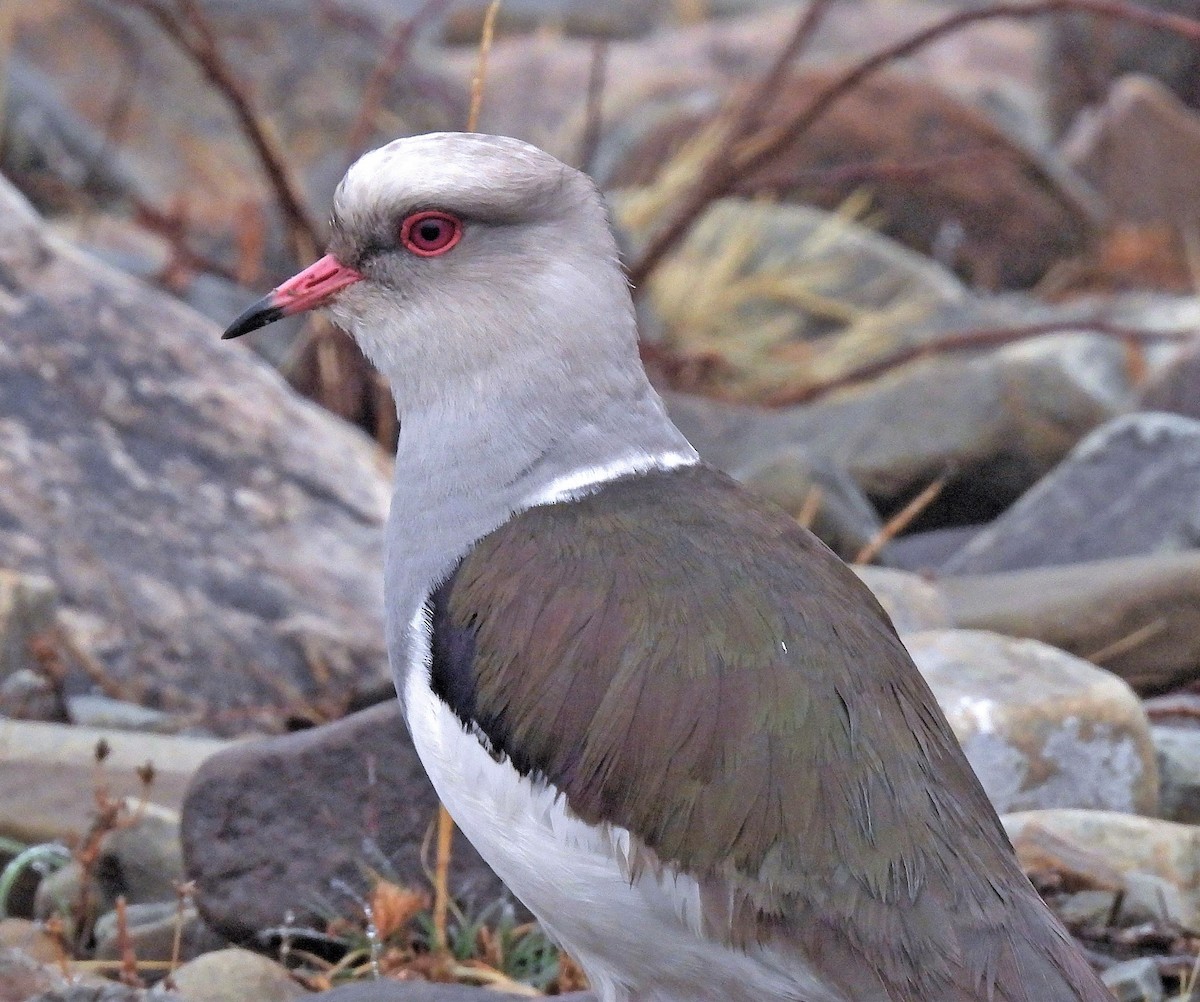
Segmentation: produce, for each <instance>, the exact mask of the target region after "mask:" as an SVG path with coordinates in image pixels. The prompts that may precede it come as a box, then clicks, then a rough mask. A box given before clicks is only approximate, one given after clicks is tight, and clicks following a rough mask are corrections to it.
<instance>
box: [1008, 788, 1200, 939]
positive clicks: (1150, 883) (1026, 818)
mask: <svg viewBox="0 0 1200 1002" xmlns="http://www.w3.org/2000/svg"><path fill="white" fill-rule="evenodd" d="M1001 820H1002V821H1003V822H1004V827H1005V828H1006V829H1007V831H1008V835H1009V838H1011V839H1012V841H1013V846H1014V847H1015V848H1016V850H1017V858H1018V859H1019V860H1021V862H1022V865H1028V864H1033V866H1034V867H1035V868H1036V867H1037V866H1039V865H1041V864H1042V863H1043V862H1044V859H1043V854H1041V853H1037V854H1036V855H1035V857H1034V858H1032V859H1030V858H1029V856H1028V854H1027V848H1026V847H1027V846H1030V845H1033V846H1036V845H1038V844H1039V842H1040V841H1041V840H1042V838H1044V835H1045V834H1046V833H1048V834H1049V835H1050V836H1052V837H1053V838H1054V839H1056V840H1058V841H1059V842H1062V843H1066V844H1070V845H1074V846H1076V847H1079V848H1080V851H1079V852H1077V853H1076V854H1075V856H1076V858H1078V859H1080V860H1092V861H1093V863H1094V866H1095V868H1096V869H1095V871H1094V872H1089V871H1088V870H1087V868H1086V866H1084V867H1080V868H1079V872H1077V873H1075V874H1074V875H1073V876H1072V878H1071V886H1072V887H1076V888H1078V887H1088V886H1089V885H1091V886H1093V887H1097V888H1100V889H1101V890H1106V893H1107V894H1108V900H1107V905H1106V907H1105V910H1106V911H1107V910H1111V906H1112V903H1113V895H1114V894H1118V893H1119V894H1121V895H1122V897H1121V908H1120V910H1119V911H1120V914H1119V915H1118V920H1119V923H1120V924H1121V925H1126V924H1136V923H1138V922H1154V923H1156V924H1161V923H1163V922H1167V923H1175V924H1177V925H1178V926H1180V927H1181V928H1182V929H1183V930H1184V931H1185V932H1190V933H1192V934H1195V933H1196V932H1197V931H1198V930H1200V828H1197V827H1194V826H1192V825H1181V824H1176V823H1174V822H1171V821H1162V820H1159V819H1158V818H1141V817H1136V816H1134V815H1132V814H1119V813H1115V812H1112V811H1087V810H1044V811H1022V812H1018V813H1014V814H1008V815H1005V816H1004V817H1002V818H1001ZM1038 832H1040V833H1042V834H1041V836H1040V837H1037V838H1035V837H1034V836H1035V834H1037V833H1038ZM1114 873H1115V874H1116V875H1118V878H1119V879H1118V885H1119V886H1117V887H1116V888H1113V889H1112V890H1111V891H1108V890H1107V889H1108V888H1109V887H1110V886H1111V882H1112V878H1113V874H1114ZM1067 893H1070V892H1067ZM1056 904H1057V902H1056Z"/></svg>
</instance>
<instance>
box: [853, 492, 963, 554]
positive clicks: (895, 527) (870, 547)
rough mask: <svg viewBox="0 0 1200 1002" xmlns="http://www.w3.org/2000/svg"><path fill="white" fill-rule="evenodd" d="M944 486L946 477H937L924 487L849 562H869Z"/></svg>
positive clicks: (905, 527)
mask: <svg viewBox="0 0 1200 1002" xmlns="http://www.w3.org/2000/svg"><path fill="white" fill-rule="evenodd" d="M945 486H946V478H945V477H938V479H937V480H935V481H934V482H933V483H931V484H929V485H928V486H926V487H925V489H924V490H922V491H921V493H920V494H918V495H917V496H916V497H915V498H913V499H912V500H911V501H909V502H908V504H906V505H905V506H904V507H903V508H901V509H900V510H899V511H898V512H896V514H895V515H893V516H892V517H891V518H889V519H888V520H887V521H886V522H885V523H884V525H883V528H882V529H880V530H879V531H878V532H877V533H875V535H874V537H872V538H871V540H870V541H869V542H868V543H867V545H866V546H864V547H863V548H862V549H861V550H859V551H858V553H856V554H855V555H854V559H853V560H852V561H851V563H854V564H869V563H870V562H871V561H872V560H874V559H875V557H876V556H878V554H879V551H880V550H882V549H883V548H884V546H886V545H887V544H888V543H889V542H891V541H892V540H893V539H895V538H896V537H897V536H898V535H900V533H902V532H903V531H904V530H905V529H907V528H908V527H909V526H910V525H911V524H912V523H913V520H914V519H915V518H916V517H917V516H918V515H920V514H921V512H923V511H924V510H925V509H926V508H928V507H929V506H930V505H931V504H933V502H934V501H935V500H936V499H937V496H938V495H939V494H941V493H942V488H943V487H945Z"/></svg>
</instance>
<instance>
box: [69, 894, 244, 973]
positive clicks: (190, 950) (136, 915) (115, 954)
mask: <svg viewBox="0 0 1200 1002" xmlns="http://www.w3.org/2000/svg"><path fill="white" fill-rule="evenodd" d="M125 921H126V923H127V925H126V928H127V930H128V936H129V943H130V945H131V946H132V947H133V952H134V955H135V956H136V957H137V958H138V960H157V961H162V960H173V959H178V960H179V961H182V962H184V963H186V962H187V961H189V960H193V959H195V958H196V957H199V956H200V955H201V954H204V953H208V952H209V951H212V950H219V949H222V948H223V947H224V946H226V945H227V944H226V942H225V940H224V939H223V938H222V937H220V936H218V935H217V934H216V933H215V932H213V931H212V930H211V929H209V928H208V926H207V925H205V924H204V920H203V919H202V918H200V914H199V913H198V912H197V911H196V909H195V908H194V907H192V906H190V905H189V906H188V907H186V908H184V909H183V911H182V912H180V911H179V907H178V905H177V904H176V903H175V902H171V901H162V902H152V903H146V904H137V905H129V906H128V908H127V909H126V918H125ZM176 934H178V937H179V953H178V957H176V954H175V938H176ZM92 935H93V936H94V938H95V941H96V945H95V947H94V948H93V950H92V955H93V956H94V957H95V958H96V959H97V960H119V959H120V957H121V949H120V939H119V936H118V925H117V913H116V912H115V911H112V912H106V913H105V914H103V915H101V916H100V918H98V919H97V920H96V925H95V928H94V929H93V931H92ZM158 976H161V975H158ZM154 979H155V978H154V976H152V977H151V980H154Z"/></svg>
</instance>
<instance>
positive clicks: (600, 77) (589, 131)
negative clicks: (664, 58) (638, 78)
mask: <svg viewBox="0 0 1200 1002" xmlns="http://www.w3.org/2000/svg"><path fill="white" fill-rule="evenodd" d="M607 75H608V39H606V38H597V39H596V41H595V42H593V43H592V62H591V66H590V67H589V68H588V83H587V103H586V105H585V112H584V119H583V135H582V137H581V138H580V140H579V160H578V163H579V169H580V170H581V171H583V172H584V173H588V172H590V170H591V167H592V159H593V158H594V157H595V156H596V147H598V146H599V145H600V128H601V125H602V124H603V121H604V114H603V112H604V85H605V82H606V77H607Z"/></svg>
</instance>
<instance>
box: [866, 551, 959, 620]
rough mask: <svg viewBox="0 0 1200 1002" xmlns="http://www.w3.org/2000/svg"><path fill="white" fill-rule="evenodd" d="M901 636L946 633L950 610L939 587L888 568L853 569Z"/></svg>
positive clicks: (914, 576)
mask: <svg viewBox="0 0 1200 1002" xmlns="http://www.w3.org/2000/svg"><path fill="white" fill-rule="evenodd" d="M853 570H854V573H855V574H857V575H858V576H859V577H860V578H862V579H863V581H864V582H865V583H866V585H867V587H868V588H870V589H871V591H872V592H873V593H874V595H875V597H876V598H877V599H879V604H880V605H882V606H883V608H884V610H885V611H886V612H887V614H888V616H889V617H890V618H891V620H892V624H893V625H894V626H895V627H896V630H897V632H899V633H916V632H917V631H918V630H940V629H947V628H949V627H950V626H951V625H952V624H951V621H950V609H949V606H947V604H946V600H945V598H944V597H943V596H942V593H941V592H940V591H939V590H938V588H937V586H936V585H932V584H930V583H929V582H928V581H926V580H925V579H924V578H922V577H920V576H919V575H917V574H909V573H907V572H905V571H897V570H892V569H891V568H888V567H861V566H858V567H854V568H853Z"/></svg>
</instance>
